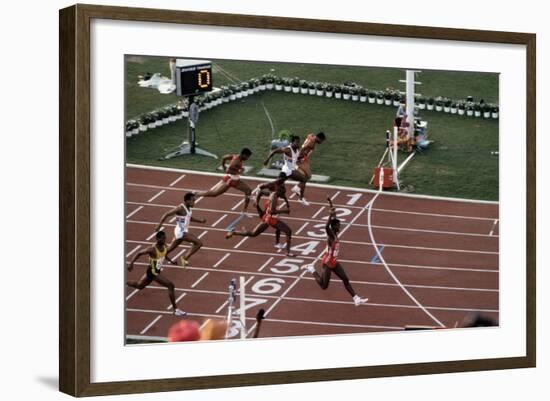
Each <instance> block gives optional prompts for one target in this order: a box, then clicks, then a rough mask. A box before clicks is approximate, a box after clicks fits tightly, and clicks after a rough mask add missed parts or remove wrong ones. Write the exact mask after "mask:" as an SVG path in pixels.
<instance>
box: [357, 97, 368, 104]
mask: <svg viewBox="0 0 550 401" xmlns="http://www.w3.org/2000/svg"><path fill="white" fill-rule="evenodd" d="M359 101H360V102H361V103H366V102H367V97H366V96H359Z"/></svg>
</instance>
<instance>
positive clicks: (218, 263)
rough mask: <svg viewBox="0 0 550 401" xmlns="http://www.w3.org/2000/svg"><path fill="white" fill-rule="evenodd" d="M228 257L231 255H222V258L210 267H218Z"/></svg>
mask: <svg viewBox="0 0 550 401" xmlns="http://www.w3.org/2000/svg"><path fill="white" fill-rule="evenodd" d="M230 255H231V253H229V252H227V253H226V254H225V255H223V256H222V258H221V259H220V260H218V261H217V262H216V264H215V265H214V266H212V267H218V266H219V265H221V264H222V262H223V261H224V260H225V259H227V258H228V257H229V256H230Z"/></svg>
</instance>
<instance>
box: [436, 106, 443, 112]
mask: <svg viewBox="0 0 550 401" xmlns="http://www.w3.org/2000/svg"><path fill="white" fill-rule="evenodd" d="M442 110H443V106H438V105H435V111H442Z"/></svg>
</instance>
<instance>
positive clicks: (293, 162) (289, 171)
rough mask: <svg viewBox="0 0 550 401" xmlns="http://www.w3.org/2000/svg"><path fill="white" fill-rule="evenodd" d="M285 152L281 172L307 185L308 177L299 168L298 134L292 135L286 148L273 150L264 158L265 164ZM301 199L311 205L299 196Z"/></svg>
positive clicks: (305, 203)
mask: <svg viewBox="0 0 550 401" xmlns="http://www.w3.org/2000/svg"><path fill="white" fill-rule="evenodd" d="M279 153H282V154H283V167H282V169H281V172H283V173H285V174H286V176H287V177H288V178H290V179H293V180H296V181H299V182H300V183H301V184H303V185H305V183H306V181H307V178H306V176H305V175H304V174H303V173H302V172H301V171H300V170H298V165H297V163H298V156H299V155H300V137H299V136H297V135H291V136H290V146H287V147H286V148H277V149H274V150H272V151H271V153H270V154H269V156H267V159H265V160H264V166H267V165H268V164H269V160H270V159H271V158H272V157H273V156H274V155H276V154H279ZM299 200H300V202H301V203H303V204H304V205H306V206H307V205H309V203H308V202H307V201H306V200H305V199H303V197H299Z"/></svg>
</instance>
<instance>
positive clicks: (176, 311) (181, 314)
mask: <svg viewBox="0 0 550 401" xmlns="http://www.w3.org/2000/svg"><path fill="white" fill-rule="evenodd" d="M185 315H187V312H184V311H182V310H181V309H178V308H176V309H174V316H185Z"/></svg>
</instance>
